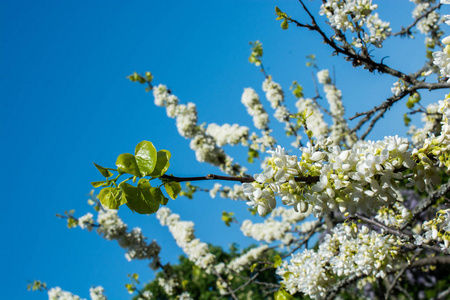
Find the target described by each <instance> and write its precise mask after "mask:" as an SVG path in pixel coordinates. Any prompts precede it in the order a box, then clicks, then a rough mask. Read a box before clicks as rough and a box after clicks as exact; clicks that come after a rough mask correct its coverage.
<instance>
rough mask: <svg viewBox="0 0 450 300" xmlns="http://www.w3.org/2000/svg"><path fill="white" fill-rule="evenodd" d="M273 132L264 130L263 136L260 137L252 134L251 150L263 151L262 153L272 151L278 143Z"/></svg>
mask: <svg viewBox="0 0 450 300" xmlns="http://www.w3.org/2000/svg"><path fill="white" fill-rule="evenodd" d="M271 132H272V131H271V130H264V131H263V132H262V136H261V137H259V136H258V135H257V134H256V133H254V132H253V133H252V134H251V135H250V138H249V140H250V142H251V144H250V148H251V149H254V150H257V151H258V150H261V151H262V152H265V151H266V149H271V148H273V147H274V145H275V144H276V143H277V141H276V140H275V138H274V137H273V136H272V135H271Z"/></svg>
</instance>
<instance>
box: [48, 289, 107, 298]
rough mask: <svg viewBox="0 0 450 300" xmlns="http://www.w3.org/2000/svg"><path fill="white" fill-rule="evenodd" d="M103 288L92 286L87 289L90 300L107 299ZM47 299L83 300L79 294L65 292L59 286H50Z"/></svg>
mask: <svg viewBox="0 0 450 300" xmlns="http://www.w3.org/2000/svg"><path fill="white" fill-rule="evenodd" d="M104 292H105V290H104V289H103V287H101V286H97V287H92V288H90V289H89V295H90V297H91V300H107V298H106V296H105V295H104ZM48 299H49V300H84V299H81V298H80V297H79V296H77V295H74V294H72V293H70V292H66V291H63V290H61V288H60V287H54V288H51V289H50V290H49V291H48Z"/></svg>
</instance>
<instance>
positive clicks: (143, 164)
mask: <svg viewBox="0 0 450 300" xmlns="http://www.w3.org/2000/svg"><path fill="white" fill-rule="evenodd" d="M170 158H171V154H170V152H169V151H167V150H159V151H156V148H155V147H154V146H153V144H152V143H151V142H149V141H142V142H140V143H139V144H137V146H136V148H135V151H134V155H133V154H131V153H122V154H120V155H119V156H118V157H117V160H116V166H117V169H111V168H104V167H102V166H100V165H97V164H95V163H94V165H95V167H96V168H97V169H98V171H99V172H100V174H102V176H104V177H105V180H103V181H94V182H91V184H92V186H93V187H95V188H97V187H103V189H102V190H101V191H100V193H99V195H98V198H99V199H100V202H101V203H102V205H103V206H105V207H107V208H110V209H118V208H119V206H121V205H123V204H126V205H127V206H128V208H130V209H131V210H132V211H133V212H137V213H139V214H152V213H155V212H156V211H158V209H159V206H160V205H166V204H167V202H168V201H169V199H168V198H167V197H166V196H164V194H163V193H162V191H161V187H162V186H164V188H165V190H166V193H167V194H168V195H169V197H170V198H172V199H175V198H176V197H177V196H178V194H179V192H180V191H181V186H180V183H178V182H175V181H170V180H167V179H165V178H161V177H162V176H163V175H164V174H165V173H166V172H167V170H168V169H169V166H170V162H169V161H170ZM111 171H116V172H117V173H118V175H117V176H116V177H114V178H111V177H112V176H113V173H112V172H111ZM126 174H128V175H132V176H131V177H129V178H127V179H125V180H123V181H122V182H120V183H117V181H118V179H119V178H120V177H121V176H122V175H126ZM144 177H149V178H148V179H147V178H144ZM138 178H139V180H138V182H137V185H136V186H134V185H132V184H130V183H128V182H127V181H129V180H132V182H133V183H136V181H137V179H138ZM156 178H159V179H161V180H162V182H163V184H162V185H160V186H156V187H153V186H152V185H151V184H150V181H151V180H153V179H156Z"/></svg>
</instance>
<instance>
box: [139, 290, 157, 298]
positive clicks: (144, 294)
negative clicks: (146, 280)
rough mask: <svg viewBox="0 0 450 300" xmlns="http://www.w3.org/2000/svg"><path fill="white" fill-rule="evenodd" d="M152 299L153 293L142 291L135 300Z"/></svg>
mask: <svg viewBox="0 0 450 300" xmlns="http://www.w3.org/2000/svg"><path fill="white" fill-rule="evenodd" d="M152 298H153V293H152V292H151V291H149V290H147V291H143V292H142V293H140V294H139V296H138V298H137V300H151V299H152Z"/></svg>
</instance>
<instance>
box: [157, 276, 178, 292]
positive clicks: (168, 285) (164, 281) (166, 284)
mask: <svg viewBox="0 0 450 300" xmlns="http://www.w3.org/2000/svg"><path fill="white" fill-rule="evenodd" d="M158 285H159V286H160V287H162V288H163V290H164V292H165V293H166V294H167V295H169V296H172V295H173V294H174V292H175V289H176V288H177V287H178V286H179V280H178V278H176V277H170V278H164V277H159V278H158Z"/></svg>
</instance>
